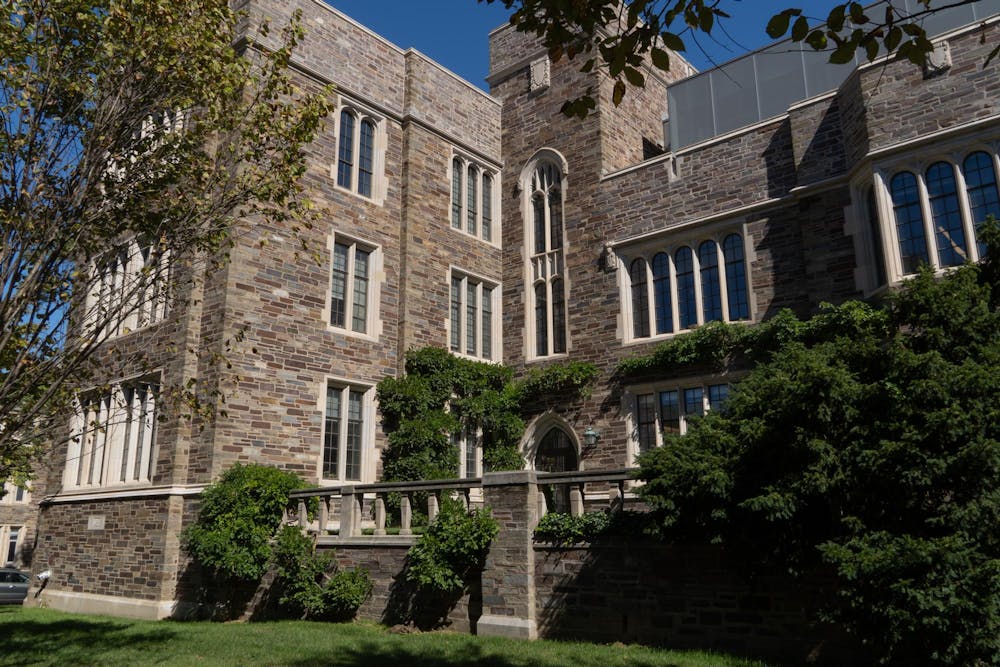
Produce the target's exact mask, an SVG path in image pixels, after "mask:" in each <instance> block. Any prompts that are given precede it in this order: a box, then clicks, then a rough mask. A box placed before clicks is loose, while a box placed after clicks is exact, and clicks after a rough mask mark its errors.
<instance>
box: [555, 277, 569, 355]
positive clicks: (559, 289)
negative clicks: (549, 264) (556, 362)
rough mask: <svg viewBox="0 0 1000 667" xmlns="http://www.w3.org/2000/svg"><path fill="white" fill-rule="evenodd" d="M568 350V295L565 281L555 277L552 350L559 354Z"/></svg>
mask: <svg viewBox="0 0 1000 667" xmlns="http://www.w3.org/2000/svg"><path fill="white" fill-rule="evenodd" d="M565 351H566V295H565V294H563V281H562V280H560V279H559V278H555V279H553V281H552V352H554V353H555V354H559V353H561V352H565Z"/></svg>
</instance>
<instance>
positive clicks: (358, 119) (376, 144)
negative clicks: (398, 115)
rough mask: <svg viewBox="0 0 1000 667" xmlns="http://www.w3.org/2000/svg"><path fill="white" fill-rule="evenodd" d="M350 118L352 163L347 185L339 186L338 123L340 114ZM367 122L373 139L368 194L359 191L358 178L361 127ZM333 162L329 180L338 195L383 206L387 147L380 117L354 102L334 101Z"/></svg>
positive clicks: (385, 191) (341, 116)
mask: <svg viewBox="0 0 1000 667" xmlns="http://www.w3.org/2000/svg"><path fill="white" fill-rule="evenodd" d="M345 114H346V115H348V116H350V117H351V118H352V119H353V122H354V125H353V131H352V133H351V154H352V160H353V161H352V163H351V167H350V174H349V176H350V185H349V186H345V185H342V184H341V178H340V163H341V143H342V137H341V123H342V120H343V118H344V115H345ZM366 122H367V123H371V124H372V126H373V133H374V136H373V137H372V141H373V144H372V155H371V162H372V174H371V193H370V194H363V193H362V192H360V191H359V189H358V188H359V179H358V175H359V173H360V171H361V150H360V149H361V126H362V124H363V123H366ZM333 138H334V149H333V162H332V163H331V165H330V180H332V181H333V185H334V187H335V188H336V189H337V190H338V191H340V192H347V193H350V194H352V195H354V196H355V197H360V198H361V199H363V200H365V201H369V202H372V203H374V204H376V205H378V206H382V205H383V204H384V203H385V198H386V193H387V191H388V176H387V173H386V157H385V155H386V150H387V147H388V138H387V119H386V117H385V116H384V115H383V114H380V113H378V112H376V111H375V110H374V109H372V108H370V107H367V106H365V105H363V104H361V103H359V102H357V101H356V100H351V99H348V98H347V97H345V96H343V95H341V96H340V97H339V98H338V100H337V106H336V108H335V109H334V111H333Z"/></svg>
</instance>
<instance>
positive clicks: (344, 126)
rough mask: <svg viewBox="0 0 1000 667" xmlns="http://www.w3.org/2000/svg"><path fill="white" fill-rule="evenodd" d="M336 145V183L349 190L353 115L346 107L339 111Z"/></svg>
mask: <svg viewBox="0 0 1000 667" xmlns="http://www.w3.org/2000/svg"><path fill="white" fill-rule="evenodd" d="M337 145H338V158H337V185H339V186H340V187H342V188H347V189H348V190H350V189H351V183H352V177H353V174H354V115H353V114H352V113H351V112H350V111H348V110H347V109H344V110H343V111H341V112H340V137H339V138H338V139H337Z"/></svg>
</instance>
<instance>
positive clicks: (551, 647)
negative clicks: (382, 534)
mask: <svg viewBox="0 0 1000 667" xmlns="http://www.w3.org/2000/svg"><path fill="white" fill-rule="evenodd" d="M0 656H2V657H0V662H2V663H3V664H4V665H7V666H9V667H13V666H21V665H98V664H102V665H287V666H295V667H307V666H309V665H329V666H331V667H348V666H352V667H368V666H371V667H375V666H376V665H378V666H381V665H403V666H405V667H459V666H462V665H473V664H474V665H477V666H478V667H535V666H538V667H587V666H589V665H594V666H595V667H597V666H600V667H617V666H620V667H765V666H764V664H763V663H759V662H756V661H752V660H746V659H743V658H736V657H730V656H724V655H718V654H712V653H705V652H700V651H666V650H657V649H652V648H646V647H641V646H631V645H621V644H616V645H612V646H605V645H596V644H586V643H577V642H553V641H536V642H524V641H513V640H505V639H498V638H493V637H489V638H487V637H473V636H470V635H465V634H458V633H446V632H435V633H426V634H412V635H399V634H391V633H389V632H388V631H387V630H386V629H385V628H383V627H381V626H378V625H374V624H369V623H350V624H330V623H313V622H307V621H275V622H267V623H208V622H177V621H158V622H156V621H132V620H126V619H120V618H107V617H102V616H81V615H75V614H65V613H62V612H55V611H51V610H48V609H21V608H19V607H12V608H3V607H0Z"/></svg>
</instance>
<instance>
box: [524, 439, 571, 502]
mask: <svg viewBox="0 0 1000 667" xmlns="http://www.w3.org/2000/svg"><path fill="white" fill-rule="evenodd" d="M578 468H579V463H578V462H577V455H576V447H574V446H573V442H572V440H570V439H569V436H568V435H566V432H565V431H563V430H562V429H561V428H558V427H557V428H553V429H552V430H550V431H549V432H548V433H546V434H545V437H544V438H542V441H541V442H540V443H539V444H538V450H537V451H536V452H535V470H538V471H540V472H565V471H568V470H577V469H578ZM540 490H541V492H542V494H543V495H544V496H545V504H546V506H547V508H548V509H549V510H550V511H552V512H569V509H570V508H569V485H568V484H560V485H554V484H553V485H548V484H546V485H544V486H542V487H541V489H540Z"/></svg>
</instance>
